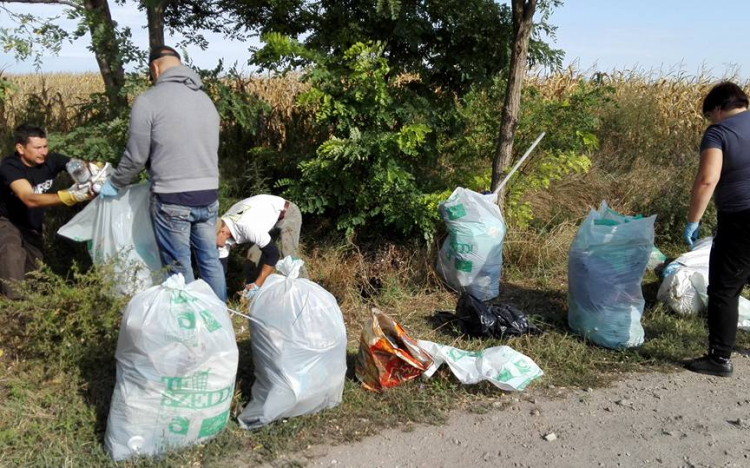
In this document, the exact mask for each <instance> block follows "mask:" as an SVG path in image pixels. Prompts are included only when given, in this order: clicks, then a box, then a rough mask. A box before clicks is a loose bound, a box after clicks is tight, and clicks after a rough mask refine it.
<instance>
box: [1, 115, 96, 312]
mask: <svg viewBox="0 0 750 468" xmlns="http://www.w3.org/2000/svg"><path fill="white" fill-rule="evenodd" d="M13 136H14V138H15V145H16V146H15V147H16V152H15V153H14V154H12V155H10V156H8V157H6V158H4V159H3V160H2V162H0V293H2V294H3V295H5V296H7V297H8V298H10V299H18V298H19V297H18V294H17V293H16V292H15V291H14V289H13V287H12V282H13V281H20V280H22V279H23V277H24V275H25V274H26V273H27V272H29V271H31V270H33V269H36V263H37V260H42V258H43V242H42V224H43V222H44V211H45V210H46V208H47V207H48V206H54V205H61V204H65V205H68V206H72V205H75V204H76V203H78V202H81V201H85V200H90V199H91V198H93V195H94V194H93V193H92V192H91V191H90V190H89V189H88V188H87V189H81V190H60V191H59V192H56V193H48V192H49V191H50V189H51V188H52V183H53V182H54V180H55V177H56V176H57V174H59V173H60V172H62V171H64V170H65V164H67V162H68V161H69V160H70V158H68V157H67V156H63V155H62V154H58V153H48V149H47V135H46V133H45V132H44V130H42V129H41V128H39V127H35V126H33V125H28V124H22V125H19V126H18V127H16V129H15V131H14V133H13ZM8 281H10V283H8Z"/></svg>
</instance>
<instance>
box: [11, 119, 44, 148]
mask: <svg viewBox="0 0 750 468" xmlns="http://www.w3.org/2000/svg"><path fill="white" fill-rule="evenodd" d="M29 138H47V133H46V132H45V131H44V129H43V128H42V127H37V126H36V125H30V124H26V123H25V124H21V125H19V126H18V127H16V128H15V130H13V140H14V144H16V145H18V144H21V145H24V146H26V144H27V143H28V142H29Z"/></svg>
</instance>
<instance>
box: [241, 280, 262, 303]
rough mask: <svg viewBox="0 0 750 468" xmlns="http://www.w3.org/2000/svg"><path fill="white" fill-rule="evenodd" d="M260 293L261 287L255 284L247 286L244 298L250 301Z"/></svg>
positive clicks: (243, 293) (243, 294)
mask: <svg viewBox="0 0 750 468" xmlns="http://www.w3.org/2000/svg"><path fill="white" fill-rule="evenodd" d="M258 291H260V286H258V285H257V284H255V283H250V284H248V285H247V286H245V290H244V291H243V292H242V297H244V298H245V299H246V300H248V301H249V300H250V299H252V298H254V297H255V295H256V294H258Z"/></svg>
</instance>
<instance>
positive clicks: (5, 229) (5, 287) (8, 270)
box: [0, 217, 44, 299]
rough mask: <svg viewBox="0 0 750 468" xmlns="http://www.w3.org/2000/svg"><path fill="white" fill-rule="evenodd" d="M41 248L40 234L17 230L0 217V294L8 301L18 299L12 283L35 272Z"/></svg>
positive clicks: (40, 257)
mask: <svg viewBox="0 0 750 468" xmlns="http://www.w3.org/2000/svg"><path fill="white" fill-rule="evenodd" d="M43 248H44V242H43V240H42V235H41V233H38V232H36V231H32V230H28V229H23V228H19V227H18V226H16V225H15V224H13V223H12V222H10V220H9V219H7V218H3V217H0V293H2V294H3V295H4V296H6V297H7V298H9V299H20V296H19V295H18V293H17V292H16V291H15V289H14V288H13V284H12V283H13V282H14V281H21V280H23V277H24V275H25V274H26V273H28V272H30V271H33V270H36V268H37V261H39V260H43V259H44V250H43ZM9 282H10V283H9Z"/></svg>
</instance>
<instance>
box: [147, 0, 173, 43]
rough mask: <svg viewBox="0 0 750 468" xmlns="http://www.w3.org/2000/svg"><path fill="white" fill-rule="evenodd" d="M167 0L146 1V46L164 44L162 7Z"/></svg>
mask: <svg viewBox="0 0 750 468" xmlns="http://www.w3.org/2000/svg"><path fill="white" fill-rule="evenodd" d="M168 2H169V0H153V1H149V2H146V17H147V19H148V46H149V49H151V50H153V49H154V47H159V46H161V45H164V7H165V6H166V5H167V3H168Z"/></svg>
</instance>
